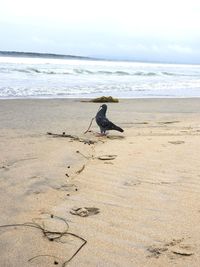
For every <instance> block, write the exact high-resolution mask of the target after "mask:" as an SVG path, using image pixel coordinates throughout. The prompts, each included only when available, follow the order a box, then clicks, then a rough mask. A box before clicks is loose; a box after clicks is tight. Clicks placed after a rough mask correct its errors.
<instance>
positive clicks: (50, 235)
mask: <svg viewBox="0 0 200 267" xmlns="http://www.w3.org/2000/svg"><path fill="white" fill-rule="evenodd" d="M50 218H55V219H58V220H61V221H63V222H64V223H65V225H66V229H65V230H64V231H50V230H48V229H45V227H44V225H40V224H39V223H36V222H26V223H16V224H6V225H0V229H1V228H10V227H30V228H36V229H38V230H40V231H41V232H42V234H43V236H44V237H45V238H46V239H47V240H48V241H51V242H52V241H57V242H60V243H63V241H61V238H62V237H63V236H67V235H69V236H72V237H75V238H77V239H79V240H81V241H82V244H81V245H80V246H79V248H78V249H77V250H76V251H75V252H74V254H73V255H72V256H71V257H70V258H69V259H67V260H65V261H64V262H63V263H62V265H61V266H62V267H65V266H66V265H67V264H68V263H69V262H70V261H71V260H72V259H73V258H74V257H75V256H76V255H77V254H78V253H79V251H80V250H81V249H82V248H83V247H84V246H85V244H86V243H87V241H86V240H85V239H84V238H82V237H81V236H79V235H77V234H74V233H72V232H69V231H68V230H69V225H68V223H67V221H66V220H65V219H64V218H61V217H57V216H54V215H51V216H50ZM39 257H51V258H54V264H55V265H57V264H58V261H57V260H55V259H59V258H58V257H56V256H54V255H48V254H42V255H36V256H34V257H32V258H30V259H29V260H28V261H29V262H31V261H33V260H34V259H36V258H39Z"/></svg>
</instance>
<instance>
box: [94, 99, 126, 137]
mask: <svg viewBox="0 0 200 267" xmlns="http://www.w3.org/2000/svg"><path fill="white" fill-rule="evenodd" d="M100 108H101V109H100V110H99V111H98V112H97V115H96V117H95V118H96V123H97V124H98V126H99V127H100V131H101V134H103V135H105V133H106V131H108V130H116V131H119V132H121V133H122V132H123V131H124V130H123V129H122V128H120V127H119V126H117V125H115V124H114V123H112V122H111V121H109V120H108V119H107V118H106V111H107V105H105V104H103V105H102V106H100Z"/></svg>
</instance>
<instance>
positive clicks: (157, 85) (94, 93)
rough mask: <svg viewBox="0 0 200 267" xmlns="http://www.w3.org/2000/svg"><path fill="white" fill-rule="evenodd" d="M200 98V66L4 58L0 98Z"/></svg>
mask: <svg viewBox="0 0 200 267" xmlns="http://www.w3.org/2000/svg"><path fill="white" fill-rule="evenodd" d="M102 95H105V96H109V95H111V96H113V97H121V98H161V97H200V65H184V64H161V63H139V62H125V61H106V60H90V59H71V58H69V59H67V58H65V59H59V58H58V59H57V58H44V57H24V56H23V57H15V56H1V57H0V98H1V99H9V98H91V97H98V96H102Z"/></svg>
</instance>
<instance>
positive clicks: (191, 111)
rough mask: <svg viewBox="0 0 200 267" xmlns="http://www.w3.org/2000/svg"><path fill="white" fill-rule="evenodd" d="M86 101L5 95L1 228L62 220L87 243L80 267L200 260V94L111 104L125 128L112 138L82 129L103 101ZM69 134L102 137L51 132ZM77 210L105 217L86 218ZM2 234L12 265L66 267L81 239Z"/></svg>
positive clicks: (4, 257)
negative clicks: (74, 211) (9, 97)
mask: <svg viewBox="0 0 200 267" xmlns="http://www.w3.org/2000/svg"><path fill="white" fill-rule="evenodd" d="M81 100H82V99H81ZM81 100H80V99H79V100H78V101H77V99H73V100H72V99H67V100H66V99H51V100H50V99H37V100H32V99H25V100H24V99H23V100H22V99H20V100H19V99H16V100H8V101H7V100H3V101H1V100H0V104H1V105H0V123H1V129H0V139H1V142H0V150H1V154H0V201H1V203H2V205H1V207H0V212H1V214H3V216H1V219H0V225H5V224H12V223H25V222H37V223H39V224H40V225H44V226H45V227H46V229H48V230H49V229H50V230H51V231H52V229H53V231H60V232H62V231H64V230H65V228H66V225H65V224H63V222H64V221H62V220H57V219H56V218H57V217H60V218H63V219H64V220H66V221H67V223H68V225H69V232H71V233H74V234H76V235H78V236H80V237H82V238H84V239H85V240H87V244H86V245H85V246H84V247H83V248H82V249H81V250H80V251H79V252H78V254H77V255H76V256H75V257H74V258H73V259H72V260H71V261H70V263H69V265H70V266H72V267H73V266H74V267H75V266H85V267H86V266H91V267H93V266H109V267H116V266H127V267H132V266H137V267H144V266H145V267H150V266H156V267H162V266H171V267H173V266H174V265H176V266H177V267H186V266H191V267H196V266H198V265H200V261H199V256H200V254H199V251H200V250H199V249H200V243H199V240H200V234H199V231H198V228H199V219H200V213H199V201H200V197H199V196H200V176H199V173H200V168H199V149H200V140H199V136H200V122H199V113H200V109H199V107H200V99H197V98H195V99H173V100H171V99H129V100H127V99H123V100H121V101H120V102H119V103H108V111H107V113H108V115H107V116H108V118H109V119H110V120H112V121H113V122H115V123H116V124H118V125H119V126H120V127H122V128H124V130H125V132H124V134H121V133H118V132H111V131H110V133H109V138H106V137H96V136H95V135H94V134H93V133H87V134H86V135H84V134H83V133H84V131H85V130H86V129H87V128H88V125H89V123H90V120H91V118H92V117H94V115H95V114H96V112H97V110H98V108H99V105H101V103H88V102H80V101H81ZM92 130H93V131H98V130H99V129H98V127H97V126H96V124H95V123H94V124H93V125H92ZM64 131H65V132H66V134H72V135H76V136H78V137H80V138H85V139H89V140H94V141H96V142H97V143H94V144H91V145H88V144H87V143H86V144H84V142H79V141H78V140H73V139H70V138H59V137H58V138H54V137H52V136H48V135H47V134H46V133H47V132H53V133H61V134H62V132H64ZM77 151H79V153H77ZM102 155H115V158H114V159H113V160H99V159H98V157H99V156H102ZM75 207H76V208H81V207H94V208H97V209H99V213H98V214H95V215H91V216H88V217H81V216H78V215H74V214H72V213H71V212H72V209H73V208H75ZM52 216H53V217H52ZM0 240H1V242H0V244H2V245H0V255H1V262H2V264H3V265H5V266H9V267H11V266H23V267H30V266H31V263H32V265H34V264H35V265H37V266H38V267H47V266H48V267H49V266H51V265H52V264H53V265H54V261H55V260H56V261H58V264H59V265H61V266H62V264H63V262H65V261H66V260H68V259H69V258H70V257H71V256H72V255H73V253H74V252H75V251H76V250H77V248H79V246H80V244H81V242H80V240H78V239H74V238H73V237H72V236H71V237H70V236H67V235H66V236H65V237H63V239H62V240H60V241H62V242H59V240H57V241H56V242H49V240H47V239H46V238H44V235H43V234H42V233H41V232H38V229H29V230H28V229H20V230H19V229H18V228H17V227H16V228H15V229H12V228H10V229H9V231H8V230H6V229H3V230H1V231H0ZM30 240H31V242H30ZM16 244H17V246H16ZM14 248H15V249H14ZM19 255H20V257H19ZM37 255H50V256H48V257H36V258H34V257H35V256H37ZM32 258H34V259H33V260H32V262H29V261H28V260H30V259H32ZM59 265H58V266H59Z"/></svg>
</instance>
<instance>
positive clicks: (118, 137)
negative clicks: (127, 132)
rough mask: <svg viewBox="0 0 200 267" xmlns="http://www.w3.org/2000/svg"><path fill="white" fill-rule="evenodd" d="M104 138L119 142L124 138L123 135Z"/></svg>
mask: <svg viewBox="0 0 200 267" xmlns="http://www.w3.org/2000/svg"><path fill="white" fill-rule="evenodd" d="M106 137H107V138H108V139H111V140H121V139H124V138H125V136H123V135H107V136H106Z"/></svg>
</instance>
